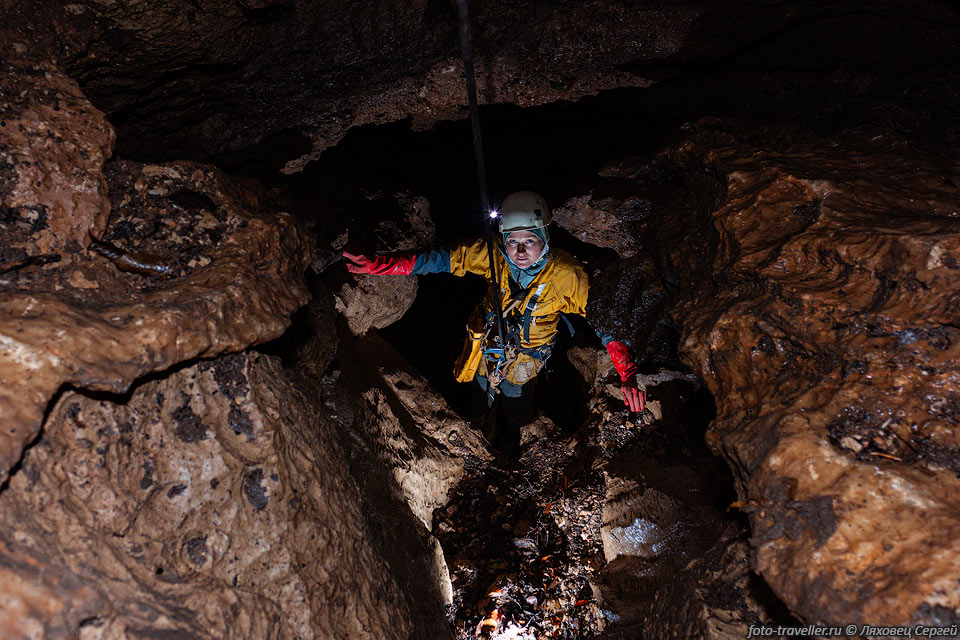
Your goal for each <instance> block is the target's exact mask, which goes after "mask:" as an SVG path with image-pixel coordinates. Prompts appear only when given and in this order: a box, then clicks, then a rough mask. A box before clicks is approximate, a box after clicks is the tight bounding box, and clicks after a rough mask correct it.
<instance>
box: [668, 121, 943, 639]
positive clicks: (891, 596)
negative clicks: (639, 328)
mask: <svg viewBox="0 0 960 640" xmlns="http://www.w3.org/2000/svg"><path fill="white" fill-rule="evenodd" d="M669 155H670V157H671V159H672V160H673V161H675V162H676V163H677V166H678V167H683V168H684V170H685V171H686V173H685V175H686V176H687V177H688V180H689V182H688V184H689V185H691V189H693V190H694V191H695V192H699V193H701V194H704V196H703V197H702V199H701V201H702V203H703V205H704V206H702V207H700V209H699V214H693V215H691V216H690V217H689V218H687V219H686V220H685V221H681V222H679V224H683V225H685V226H686V229H688V230H692V229H697V228H703V226H704V224H709V225H712V227H713V228H714V229H715V233H716V241H715V242H713V243H705V244H704V245H703V247H704V249H703V250H702V251H701V252H700V253H701V256H702V257H701V260H702V263H701V266H703V267H704V268H705V270H698V269H695V268H691V267H692V266H693V265H692V263H690V262H689V261H685V260H682V259H677V258H678V256H677V253H676V252H674V251H672V250H671V247H672V246H673V243H675V242H677V241H678V238H677V236H672V237H671V236H670V235H669V230H668V227H667V226H665V225H664V226H658V225H652V226H651V227H650V228H651V229H660V230H661V231H662V232H665V233H663V234H662V235H659V237H657V238H656V241H657V244H658V246H661V247H663V250H662V252H661V258H662V259H663V260H664V263H665V264H667V265H669V269H670V271H671V272H672V277H674V278H675V279H676V280H677V281H679V282H681V283H683V285H684V286H682V287H681V288H680V289H679V290H678V291H679V292H680V294H679V298H680V300H681V302H680V304H679V305H678V306H677V307H676V309H675V311H674V317H675V319H676V320H677V321H678V322H680V323H682V325H683V343H682V345H683V347H682V349H683V350H682V356H683V358H684V361H685V362H686V363H687V364H689V365H690V367H691V368H693V369H694V371H695V372H696V373H697V374H698V375H699V376H700V377H702V378H703V379H704V380H705V381H706V382H707V384H708V385H709V386H710V389H711V391H712V392H713V395H714V397H715V398H716V399H717V403H718V404H717V418H716V420H715V422H714V423H713V426H712V427H711V429H710V431H709V433H708V438H709V441H710V442H711V444H712V446H713V447H714V448H715V450H716V451H718V452H719V453H722V454H723V455H724V456H725V457H726V458H727V460H728V461H729V463H730V464H731V466H732V468H733V469H734V472H735V474H736V476H737V478H738V480H739V482H738V491H739V492H740V496H741V501H742V502H743V503H744V505H745V506H744V509H745V510H746V511H748V512H749V513H750V519H751V525H752V528H753V531H754V539H753V543H754V544H755V545H756V551H755V556H754V561H755V564H756V568H757V570H758V571H759V572H760V573H761V575H763V577H764V578H765V579H766V580H767V582H768V583H769V584H770V585H771V587H772V588H773V590H774V591H775V592H776V593H777V595H778V596H780V597H781V598H782V599H783V601H784V602H785V603H786V604H787V605H788V606H789V607H790V608H791V610H792V611H794V613H795V614H796V615H798V616H799V617H800V618H801V619H803V620H807V621H810V622H824V623H833V624H844V623H848V622H856V621H863V622H870V623H873V624H911V623H917V622H925V623H933V622H935V621H940V622H941V623H949V622H950V621H951V620H952V621H956V617H955V616H954V614H953V613H950V615H947V616H946V617H945V616H944V612H948V613H949V612H955V611H957V610H960V590H958V589H957V586H956V585H957V583H958V582H957V581H958V579H960V572H958V568H957V567H958V562H957V557H958V554H960V547H958V543H957V540H958V538H960V519H958V517H957V513H958V506H960V504H958V498H957V496H958V495H960V480H958V479H957V473H958V471H960V447H958V445H957V438H958V433H957V426H956V419H955V413H956V411H955V407H956V406H958V402H960V400H958V398H957V389H958V388H960V371H958V368H957V359H956V345H957V344H958V339H960V335H958V333H957V330H956V309H957V308H958V303H960V298H958V296H960V293H958V291H960V263H958V262H957V261H956V260H955V259H954V257H953V256H955V255H956V254H957V252H958V250H960V220H958V216H960V213H958V210H957V202H958V200H960V188H958V187H957V185H958V184H960V172H958V168H960V164H958V161H957V155H956V153H955V150H952V149H949V148H942V147H941V148H930V149H927V148H921V147H914V146H911V145H907V144H906V143H905V142H903V141H901V140H899V139H898V138H896V137H894V136H890V135H888V134H884V133H881V132H878V131H876V130H854V131H849V132H846V133H844V134H842V135H840V136H838V137H837V138H835V139H832V140H831V139H823V138H820V137H818V136H816V135H813V134H811V133H809V132H805V131H802V130H797V129H791V128H777V127H759V128H758V127H756V126H755V125H754V124H752V123H746V122H738V121H717V120H705V121H702V122H699V123H698V124H696V125H694V126H692V127H690V128H689V129H688V131H687V137H686V139H685V140H684V141H683V142H681V143H680V144H679V145H677V146H676V147H674V148H673V149H672V150H671V151H670V152H669ZM707 175H715V176H718V179H719V181H720V184H719V185H714V186H712V187H709V186H706V188H705V189H701V188H700V186H705V183H706V182H707V179H705V178H704V176H707ZM698 185H700V186H698ZM716 194H720V197H719V198H716V199H714V196H715V195H716ZM711 200H714V202H715V206H713V207H711V206H709V202H710V201H711ZM671 229H672V230H674V231H675V230H677V229H678V227H672V228H671ZM654 233H655V234H656V233H659V232H657V231H654ZM701 237H709V236H701ZM687 238H688V239H689V238H690V235H689V233H688V235H687ZM685 251H688V250H687V249H685ZM854 443H855V444H854ZM891 514H897V516H896V517H891Z"/></svg>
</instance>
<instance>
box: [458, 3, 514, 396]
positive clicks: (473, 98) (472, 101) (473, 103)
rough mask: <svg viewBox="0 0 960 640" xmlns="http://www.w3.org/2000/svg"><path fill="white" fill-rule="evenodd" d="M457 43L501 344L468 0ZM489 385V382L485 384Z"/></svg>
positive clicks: (500, 314)
mask: <svg viewBox="0 0 960 640" xmlns="http://www.w3.org/2000/svg"><path fill="white" fill-rule="evenodd" d="M458 8H459V11H460V46H461V48H462V49H463V75H464V78H465V79H466V83H467V102H468V103H469V105H470V127H471V129H472V131H473V156H474V160H475V161H476V165H477V181H478V182H479V184H480V204H481V205H482V206H483V212H484V215H485V216H486V217H487V259H488V260H489V261H490V277H491V279H492V284H493V309H494V311H495V312H496V314H497V336H498V337H499V338H500V346H501V347H502V346H505V345H504V341H503V310H502V308H501V306H500V274H499V273H498V271H499V270H498V269H497V261H496V260H495V259H494V251H493V243H494V235H493V234H494V224H495V223H494V218H493V217H492V216H490V215H489V214H490V196H489V194H488V193H487V172H486V163H485V162H484V159H483V137H482V135H481V133H480V107H479V106H478V104H477V79H476V76H475V75H474V71H473V47H472V45H471V43H470V12H469V10H468V8H467V0H459V2H458ZM487 386H488V388H489V386H490V385H487Z"/></svg>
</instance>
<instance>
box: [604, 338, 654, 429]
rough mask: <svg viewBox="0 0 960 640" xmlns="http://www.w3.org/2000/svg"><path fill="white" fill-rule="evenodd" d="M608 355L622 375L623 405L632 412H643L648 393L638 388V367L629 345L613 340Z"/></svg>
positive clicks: (608, 348)
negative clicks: (631, 355) (631, 356)
mask: <svg viewBox="0 0 960 640" xmlns="http://www.w3.org/2000/svg"><path fill="white" fill-rule="evenodd" d="M607 353H609V354H610V359H611V360H613V366H614V367H616V368H617V373H619V374H620V382H621V383H622V384H621V387H620V392H621V393H623V403H624V404H625V405H627V406H628V407H630V411H643V409H644V407H646V404H647V392H646V391H644V390H643V389H639V388H637V365H636V364H634V362H633V360H631V359H630V351H629V350H628V349H627V345H625V344H623V343H622V342H617V341H616V340H611V341H610V342H608V343H607Z"/></svg>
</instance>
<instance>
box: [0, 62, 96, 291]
mask: <svg viewBox="0 0 960 640" xmlns="http://www.w3.org/2000/svg"><path fill="white" fill-rule="evenodd" d="M0 90H2V93H0V204H2V206H3V214H2V216H0V275H2V274H3V272H4V271H5V270H6V269H8V268H10V267H11V266H13V265H14V264H16V263H18V262H20V261H22V260H24V259H26V258H27V257H30V256H40V255H51V254H57V253H59V252H66V251H78V250H79V249H80V247H85V246H87V244H89V242H90V239H89V235H88V234H91V233H93V234H96V235H99V234H100V233H101V232H102V231H103V228H104V226H105V225H106V222H107V215H109V213H110V202H109V200H108V199H107V183H106V180H105V179H104V175H103V164H104V161H105V160H106V158H108V157H109V156H110V154H111V153H112V152H113V144H114V132H113V127H111V126H110V125H109V124H108V123H107V121H106V119H105V118H104V116H103V114H102V113H101V112H99V111H97V110H96V109H95V108H94V107H93V105H92V104H90V102H89V101H88V100H87V98H86V97H85V96H84V95H83V94H82V93H81V92H80V88H79V87H78V86H77V83H76V82H75V81H73V80H71V79H69V78H67V77H66V76H64V75H63V74H62V73H61V72H60V71H58V70H57V69H56V68H54V67H53V66H51V65H49V64H36V65H26V64H17V65H14V64H12V63H10V62H8V61H2V62H0Z"/></svg>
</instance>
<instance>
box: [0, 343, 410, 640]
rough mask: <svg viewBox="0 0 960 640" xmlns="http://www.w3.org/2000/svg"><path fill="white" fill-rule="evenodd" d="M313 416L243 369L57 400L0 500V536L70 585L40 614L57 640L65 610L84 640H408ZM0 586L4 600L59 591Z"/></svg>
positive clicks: (269, 375)
mask: <svg viewBox="0 0 960 640" xmlns="http://www.w3.org/2000/svg"><path fill="white" fill-rule="evenodd" d="M315 403H316V400H315V399H311V398H309V397H308V396H306V395H304V393H303V391H302V390H301V389H300V388H298V386H297V383H296V382H295V381H294V379H293V378H292V377H291V376H289V375H288V374H287V373H286V372H285V371H284V370H283V369H282V368H281V367H280V365H279V362H278V361H277V360H276V359H274V358H272V357H267V356H245V355H231V356H225V357H221V358H219V359H216V360H213V361H203V362H200V363H199V364H195V365H192V366H190V367H186V368H182V369H180V370H178V371H176V372H174V373H172V374H170V375H169V376H166V377H164V378H162V379H158V380H153V381H150V382H146V383H144V384H141V385H139V386H138V387H137V388H136V389H135V390H134V391H133V392H132V394H131V395H130V396H129V397H125V398H119V397H112V398H107V399H98V398H94V397H90V396H85V395H82V394H80V393H76V392H72V391H70V392H66V393H64V394H63V395H62V396H61V397H60V398H59V400H58V402H57V404H56V406H55V407H54V408H53V410H52V411H51V414H50V417H49V419H48V420H47V422H46V427H45V433H44V437H43V439H41V440H40V442H39V443H38V444H37V445H36V446H35V447H33V448H31V449H30V450H28V452H27V454H26V456H25V459H24V462H23V468H22V470H21V472H20V473H17V474H15V475H14V476H13V477H12V478H11V480H10V486H9V488H8V489H7V490H6V491H4V492H3V494H2V495H0V505H2V508H0V512H2V514H3V516H2V519H3V523H2V527H0V528H2V529H3V530H4V531H9V532H11V535H12V536H13V537H14V538H15V539H16V540H17V541H18V544H19V545H22V546H24V547H25V548H27V549H28V551H29V552H30V553H32V554H35V555H42V556H43V557H45V558H48V559H49V562H50V563H51V564H53V565H54V566H57V567H62V569H58V571H59V572H60V573H62V574H64V575H66V576H69V575H73V576H75V577H74V578H71V580H73V582H70V581H69V580H67V579H66V578H63V579H61V584H63V585H65V586H67V587H68V588H69V589H70V590H68V591H66V592H65V594H64V595H63V596H61V595H59V593H56V592H55V597H54V599H52V600H51V604H50V605H49V606H54V604H57V603H60V602H64V604H59V605H58V606H61V607H62V608H63V609H64V611H63V612H62V613H60V612H57V613H54V614H52V615H54V616H56V621H57V624H60V625H63V627H64V634H65V635H64V636H63V637H73V636H72V635H68V634H69V633H73V634H75V633H76V625H77V617H78V616H80V615H81V614H80V613H72V612H71V609H70V608H68V603H70V602H72V601H71V600H65V597H66V598H73V599H74V600H76V601H77V603H76V604H74V605H71V606H73V607H74V608H76V609H77V610H78V611H80V612H81V613H82V617H83V618H84V619H91V618H96V625H95V626H93V627H91V628H89V629H87V628H85V630H84V634H85V635H84V636H83V637H84V638H103V639H111V640H112V639H114V638H128V637H159V636H160V635H164V634H166V635H171V634H177V635H178V637H183V638H198V639H199V638H278V639H280V638H284V639H286V638H289V639H293V638H301V639H308V638H338V639H347V638H398V639H399V638H407V637H409V628H410V620H409V618H408V617H407V614H406V613H405V609H404V605H403V603H402V601H401V599H400V598H399V595H398V591H397V586H396V584H395V583H394V582H392V580H391V578H390V576H389V575H388V574H387V573H386V572H385V568H384V565H383V563H382V562H381V561H380V560H379V559H378V558H377V557H376V555H374V553H373V552H372V551H371V548H370V546H369V545H368V543H367V541H366V536H367V534H366V532H365V525H364V522H363V516H362V514H361V512H360V508H359V503H360V501H359V495H358V493H357V489H356V486H355V484H354V483H353V481H352V480H351V479H350V478H349V476H348V468H347V465H346V463H345V460H344V458H343V454H342V450H341V449H340V446H339V444H338V438H337V434H336V428H335V426H334V424H332V423H331V422H330V421H329V420H328V419H326V418H324V417H322V413H321V412H318V411H317V409H316V406H315ZM6 571H7V572H13V573H14V574H15V578H16V579H17V580H19V581H20V582H19V583H20V584H21V585H22V586H21V588H20V590H19V591H18V592H19V593H20V597H21V598H26V597H28V595H29V594H30V593H32V592H34V591H37V590H38V589H41V588H44V587H43V586H44V585H47V584H50V585H56V584H57V582H56V578H54V576H57V575H60V574H58V573H50V574H49V576H48V577H47V578H44V579H43V580H45V582H43V581H41V580H40V579H39V578H38V577H37V575H36V571H35V570H34V569H32V568H30V567H28V566H20V565H18V564H11V565H8V567H7V569H6ZM45 588H48V589H50V588H53V587H45ZM61 590H62V587H61ZM73 594H75V595H73ZM108 603H109V604H108ZM6 615H7V616H10V615H12V614H11V612H10V610H9V609H7V613H6ZM30 615H31V614H30V610H29V609H28V610H27V611H25V612H23V613H22V614H21V617H20V620H21V622H22V623H23V624H24V626H23V627H21V628H22V629H27V628H29V626H28V625H27V622H28V620H29V619H30V618H29V616H30ZM71 628H72V631H71ZM47 637H60V636H57V635H55V634H53V635H50V636H47Z"/></svg>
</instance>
